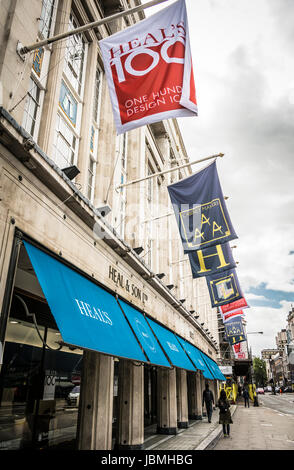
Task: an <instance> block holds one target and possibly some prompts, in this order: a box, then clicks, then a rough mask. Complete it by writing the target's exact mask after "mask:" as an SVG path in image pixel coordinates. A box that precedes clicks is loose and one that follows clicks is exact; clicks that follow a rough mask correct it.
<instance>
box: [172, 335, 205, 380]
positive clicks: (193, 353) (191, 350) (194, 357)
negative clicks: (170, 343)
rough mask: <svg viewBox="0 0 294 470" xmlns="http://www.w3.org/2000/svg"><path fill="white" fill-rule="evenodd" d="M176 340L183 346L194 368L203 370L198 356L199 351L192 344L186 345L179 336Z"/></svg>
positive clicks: (200, 358)
mask: <svg viewBox="0 0 294 470" xmlns="http://www.w3.org/2000/svg"><path fill="white" fill-rule="evenodd" d="M176 336H177V335H176ZM177 339H178V340H179V342H180V343H181V345H182V346H183V348H184V350H185V351H186V353H187V354H188V356H189V358H190V359H191V361H192V362H193V364H194V366H195V367H196V368H197V369H199V370H201V371H203V370H205V365H204V362H203V360H202V357H201V355H200V351H199V350H198V349H197V348H196V347H195V346H193V344H190V343H188V342H187V341H185V340H184V339H182V338H180V337H179V336H177Z"/></svg>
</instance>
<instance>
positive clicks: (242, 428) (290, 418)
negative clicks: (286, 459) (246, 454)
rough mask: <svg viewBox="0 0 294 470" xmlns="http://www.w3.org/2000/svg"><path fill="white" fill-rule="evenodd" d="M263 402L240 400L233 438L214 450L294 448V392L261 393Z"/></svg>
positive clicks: (224, 441) (223, 439) (234, 422)
mask: <svg viewBox="0 0 294 470" xmlns="http://www.w3.org/2000/svg"><path fill="white" fill-rule="evenodd" d="M258 399H259V404H260V406H258V407H254V406H252V404H251V403H250V408H245V407H244V405H243V402H242V401H240V402H238V406H237V409H236V412H235V414H234V416H233V424H232V425H231V436H230V438H224V437H221V438H220V440H219V441H218V443H217V444H216V446H215V447H214V448H213V450H294V394H293V393H289V394H283V395H281V396H280V395H270V394H267V395H264V396H261V395H259V396H258Z"/></svg>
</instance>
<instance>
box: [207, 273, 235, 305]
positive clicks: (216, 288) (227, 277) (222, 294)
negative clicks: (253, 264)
mask: <svg viewBox="0 0 294 470" xmlns="http://www.w3.org/2000/svg"><path fill="white" fill-rule="evenodd" d="M206 282H207V287H208V291H209V295H210V300H211V306H212V307H218V306H220V305H224V304H228V303H230V302H233V301H234V300H238V299H241V298H242V297H243V294H242V291H241V289H240V285H239V281H238V277H237V274H236V271H235V269H229V270H228V271H223V272H221V273H219V274H211V275H207V276H206Z"/></svg>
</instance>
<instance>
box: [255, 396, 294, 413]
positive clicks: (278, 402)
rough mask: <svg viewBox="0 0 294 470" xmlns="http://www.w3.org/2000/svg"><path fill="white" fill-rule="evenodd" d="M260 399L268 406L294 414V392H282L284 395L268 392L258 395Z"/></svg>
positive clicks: (281, 411)
mask: <svg viewBox="0 0 294 470" xmlns="http://www.w3.org/2000/svg"><path fill="white" fill-rule="evenodd" d="M258 399H259V401H260V403H262V405H263V406H265V407H267V408H271V409H273V410H275V411H277V412H280V413H284V414H285V415H292V416H294V393H282V395H280V394H276V395H272V394H271V393H266V394H265V395H258Z"/></svg>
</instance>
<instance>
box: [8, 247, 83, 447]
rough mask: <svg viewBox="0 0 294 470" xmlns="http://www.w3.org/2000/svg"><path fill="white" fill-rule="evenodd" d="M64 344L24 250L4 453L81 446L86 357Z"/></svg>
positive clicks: (13, 312) (15, 301) (11, 341)
mask: <svg viewBox="0 0 294 470" xmlns="http://www.w3.org/2000/svg"><path fill="white" fill-rule="evenodd" d="M60 340H61V336H60V333H59V330H58V328H57V325H56V323H55V320H54V317H53V316H52V314H51V311H50V309H49V306H48V304H47V302H46V300H45V297H44V295H43V293H42V290H41V288H40V285H39V283H38V280H37V278H36V275H35V273H34V271H33V268H32V266H31V263H30V261H29V258H28V256H27V253H26V250H25V249H24V247H23V246H22V247H21V248H20V254H19V259H18V263H17V269H16V278H15V285H14V288H13V293H12V302H11V307H10V311H9V316H8V318H7V324H6V332H5V345H4V355H3V365H2V368H1V374H0V423H1V427H0V449H22V448H40V449H45V448H52V449H54V448H56V449H59V448H66V449H75V448H76V433H77V422H78V409H79V397H80V386H81V371H82V363H83V355H82V351H81V350H79V349H74V348H72V349H69V348H68V347H66V346H64V345H62V346H61V344H60V343H59V341H60Z"/></svg>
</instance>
